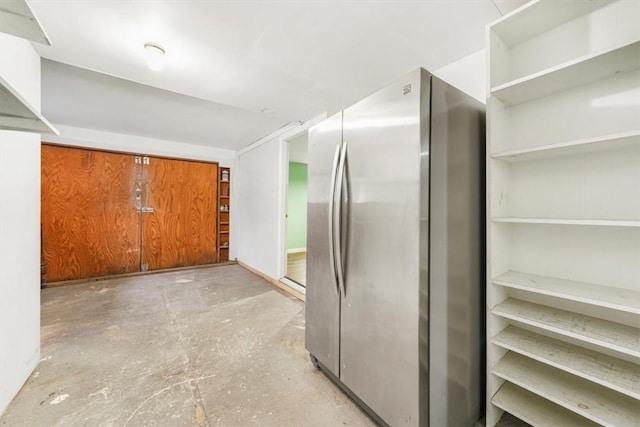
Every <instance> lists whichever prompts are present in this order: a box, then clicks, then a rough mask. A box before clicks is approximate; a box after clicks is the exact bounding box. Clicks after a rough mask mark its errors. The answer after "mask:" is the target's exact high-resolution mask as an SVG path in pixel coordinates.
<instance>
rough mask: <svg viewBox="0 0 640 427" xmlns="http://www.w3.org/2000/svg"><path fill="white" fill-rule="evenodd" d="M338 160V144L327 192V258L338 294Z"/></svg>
mask: <svg viewBox="0 0 640 427" xmlns="http://www.w3.org/2000/svg"><path fill="white" fill-rule="evenodd" d="M339 160H340V144H338V146H337V147H336V153H335V154H334V156H333V166H332V167H331V184H330V189H329V191H330V193H329V260H330V261H331V262H330V264H331V274H332V277H333V279H334V280H335V282H336V292H337V293H338V295H340V284H339V282H338V274H337V268H336V261H337V260H336V253H335V252H336V251H335V249H336V238H335V237H336V232H335V231H336V230H335V224H336V221H335V218H336V212H335V211H336V204H335V201H336V179H337V175H338V163H339Z"/></svg>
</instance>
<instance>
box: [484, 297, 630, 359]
mask: <svg viewBox="0 0 640 427" xmlns="http://www.w3.org/2000/svg"><path fill="white" fill-rule="evenodd" d="M491 313H493V314H495V315H497V316H500V317H503V318H505V319H510V320H513V321H516V322H520V323H522V324H523V325H529V326H533V327H536V328H540V329H542V330H545V331H549V332H553V333H556V334H558V335H562V336H566V337H570V338H573V339H575V340H579V341H583V342H585V343H590V344H593V345H596V346H599V347H602V348H606V349H609V350H612V351H615V352H618V353H620V354H625V355H628V356H633V357H637V358H640V329H638V328H633V327H631V326H627V325H623V324H620V323H615V322H610V321H608V320H603V319H598V318H595V317H590V316H585V315H582V314H579V313H573V312H570V311H565V310H558V309H556V308H552V307H547V306H544V305H540V304H534V303H530V302H527V301H521V300H517V299H514V298H509V299H507V300H506V301H504V302H502V303H500V304H498V305H497V306H495V307H494V308H493V309H492V310H491Z"/></svg>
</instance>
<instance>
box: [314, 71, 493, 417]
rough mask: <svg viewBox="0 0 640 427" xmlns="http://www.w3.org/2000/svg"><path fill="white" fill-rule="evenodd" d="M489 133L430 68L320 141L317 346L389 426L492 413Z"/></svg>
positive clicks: (480, 110) (350, 113)
mask: <svg viewBox="0 0 640 427" xmlns="http://www.w3.org/2000/svg"><path fill="white" fill-rule="evenodd" d="M484 123H485V115H484V105H483V104H481V103H480V102H477V101H476V100H474V99H473V98H471V97H470V96H468V95H466V94H465V93H463V92H461V91H459V90H457V89H456V88H454V87H452V86H450V85H448V84H447V83H445V82H444V81H442V80H440V79H438V78H436V77H434V76H432V75H431V74H430V73H428V72H427V71H425V70H423V69H419V70H416V71H415V72H413V73H411V74H409V75H408V76H406V77H405V78H403V79H401V80H400V81H398V82H396V83H394V84H392V85H390V86H389V87H387V88H385V89H383V90H381V91H379V92H377V93H375V94H373V95H371V96H369V97H368V98H366V99H364V100H362V101H360V102H358V103H357V104H355V105H353V106H351V107H349V108H347V109H345V110H344V111H341V112H340V113H338V114H335V115H333V116H332V117H330V118H328V119H327V120H325V121H323V122H322V123H319V124H318V125H316V126H314V127H313V128H311V129H310V131H309V164H308V183H309V184H308V185H309V187H308V217H307V218H308V219H307V221H308V222H307V227H308V248H307V251H308V252H307V294H306V347H307V349H308V350H309V352H310V354H311V360H312V361H313V362H314V364H316V366H318V367H319V368H321V369H322V370H323V371H324V372H325V373H326V374H327V375H328V376H329V377H331V378H332V379H333V380H334V381H335V382H336V383H337V384H338V385H339V386H341V387H342V388H343V389H344V390H345V391H346V392H347V393H349V394H350V395H351V397H352V398H354V399H355V400H356V401H357V402H358V403H359V404H360V405H362V407H363V408H365V410H367V411H368V412H369V413H370V415H372V416H373V417H374V419H376V420H377V421H378V422H379V423H381V424H383V425H384V424H388V425H391V426H432V427H445V426H471V425H473V423H474V422H475V421H476V420H478V419H479V418H480V416H481V415H482V412H483V409H482V408H483V407H484V402H483V396H484V392H483V388H484V383H483V381H484V380H483V378H484V359H483V354H484V351H483V346H484V339H483V337H484V302H483V301H484V291H483V289H484V278H483V275H484V273H483V269H484V260H483V257H484V255H483V253H484V225H483V224H484V219H483V216H484V166H483V164H484V134H485V131H484Z"/></svg>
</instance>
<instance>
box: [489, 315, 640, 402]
mask: <svg viewBox="0 0 640 427" xmlns="http://www.w3.org/2000/svg"><path fill="white" fill-rule="evenodd" d="M491 342H492V343H493V344H495V345H497V346H500V347H502V348H505V349H507V350H511V351H514V352H516V353H519V354H522V355H524V356H527V357H529V358H531V359H535V360H537V361H539V362H542V363H545V364H547V365H551V366H553V367H556V368H558V369H561V370H563V371H566V372H569V373H571V374H574V375H577V376H579V377H581V378H585V379H587V380H589V381H592V382H594V383H596V384H600V385H602V386H604V387H607V388H610V389H612V390H615V391H618V392H620V393H623V394H626V395H627V396H629V397H632V398H634V399H640V365H638V364H636V363H631V362H627V361H626V360H621V359H617V358H615V357H611V356H608V355H605V354H602V353H598V352H596V351H592V350H589V349H586V348H583V347H578V346H576V345H572V344H569V343H566V342H563V341H560V340H557V339H554V338H550V337H546V336H544V335H540V334H536V333H533V332H530V331H527V330H525V329H521V328H518V327H516V326H513V325H510V326H508V327H507V328H506V329H504V330H502V331H501V332H500V333H499V334H498V335H496V336H495V337H493V338H492V339H491ZM639 404H640V403H639Z"/></svg>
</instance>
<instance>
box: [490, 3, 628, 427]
mask: <svg viewBox="0 0 640 427" xmlns="http://www.w3.org/2000/svg"><path fill="white" fill-rule="evenodd" d="M638 16H640V2H636V1H624V0H618V1H613V0H576V1H567V2H558V1H556V0H536V1H532V2H529V3H527V4H526V5H525V6H523V7H521V8H520V9H518V10H516V11H514V12H513V13H511V14H509V15H507V16H505V17H503V18H502V19H500V20H499V21H497V22H495V23H494V24H492V25H490V26H489V28H488V46H489V48H488V62H489V79H488V80H489V85H488V88H487V93H488V94H489V97H488V99H487V115H488V123H487V140H488V148H487V153H488V155H487V188H488V200H487V218H488V222H487V241H488V248H487V254H488V265H487V306H488V309H489V310H488V313H487V335H488V337H487V338H488V342H489V344H488V347H487V367H488V372H487V402H488V403H487V425H488V426H494V425H495V424H496V423H497V422H498V420H499V419H500V417H501V416H502V414H503V412H504V411H506V412H509V413H510V414H511V415H513V416H515V417H518V418H520V419H522V420H523V421H525V422H527V423H529V424H532V425H534V426H548V425H563V426H565V425H567V426H568V425H579V426H586V425H612V426H613V425H640V421H639V420H640V167H638V165H640V25H638V24H637V17H638Z"/></svg>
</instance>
